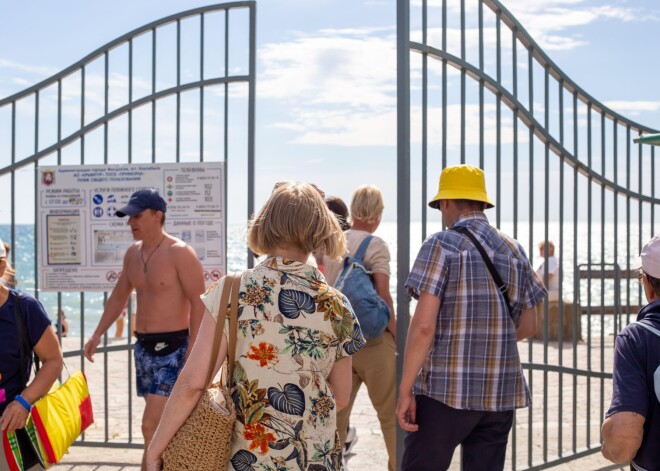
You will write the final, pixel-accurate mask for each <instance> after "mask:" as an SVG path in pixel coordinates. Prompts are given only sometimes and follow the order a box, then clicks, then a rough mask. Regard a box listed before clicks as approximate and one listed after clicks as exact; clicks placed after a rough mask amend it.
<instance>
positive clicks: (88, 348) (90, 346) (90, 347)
mask: <svg viewBox="0 0 660 471" xmlns="http://www.w3.org/2000/svg"><path fill="white" fill-rule="evenodd" d="M99 343H101V337H99V336H98V335H96V334H94V335H92V336H91V337H90V338H89V340H88V341H87V343H86V344H85V350H84V353H85V358H87V359H88V360H89V361H91V362H92V363H94V353H96V347H98V346H99Z"/></svg>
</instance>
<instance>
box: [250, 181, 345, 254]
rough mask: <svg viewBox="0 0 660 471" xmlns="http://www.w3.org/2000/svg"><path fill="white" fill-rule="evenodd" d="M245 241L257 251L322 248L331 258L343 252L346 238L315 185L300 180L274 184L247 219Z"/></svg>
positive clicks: (308, 251) (319, 250) (313, 250)
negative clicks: (259, 207) (266, 196)
mask: <svg viewBox="0 0 660 471" xmlns="http://www.w3.org/2000/svg"><path fill="white" fill-rule="evenodd" d="M247 244H248V247H250V250H252V251H253V252H254V253H255V254H257V255H264V254H270V253H271V252H272V251H273V250H274V249H276V248H278V247H282V248H295V249H299V250H302V251H303V252H305V253H310V252H323V253H324V254H326V255H327V256H328V257H330V258H333V259H337V258H340V257H341V256H343V255H344V253H345V252H346V238H345V237H344V234H343V233H342V231H341V228H340V227H339V223H338V222H337V218H335V217H334V215H333V214H332V213H331V212H330V210H329V209H328V207H327V206H326V204H325V202H324V201H323V198H322V197H321V195H320V193H319V191H318V189H316V188H315V187H313V186H312V185H310V184H309V183H302V182H284V183H279V184H277V185H276V187H275V189H274V190H273V193H272V194H271V195H270V198H268V201H266V204H264V206H263V207H262V208H261V209H260V210H259V212H258V213H257V215H256V216H254V217H253V218H252V219H251V220H250V222H249V223H248V234H247Z"/></svg>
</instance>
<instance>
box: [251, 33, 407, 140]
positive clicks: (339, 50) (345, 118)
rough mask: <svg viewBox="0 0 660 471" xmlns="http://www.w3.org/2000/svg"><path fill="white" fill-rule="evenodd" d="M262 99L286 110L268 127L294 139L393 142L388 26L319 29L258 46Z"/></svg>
mask: <svg viewBox="0 0 660 471" xmlns="http://www.w3.org/2000/svg"><path fill="white" fill-rule="evenodd" d="M258 59H259V61H260V64H259V68H260V74H259V78H258V84H257V94H258V99H259V100H260V102H263V101H264V100H267V101H268V102H269V105H270V106H279V107H283V108H285V109H286V111H285V112H284V113H282V114H281V116H278V118H276V121H275V122H272V123H269V124H267V125H268V126H270V127H275V128H278V129H285V130H288V131H292V132H293V133H294V137H293V138H292V142H294V143H298V144H317V145H339V146H364V145H394V141H393V139H394V138H395V136H396V37H395V34H394V29H393V28H364V29H346V30H323V31H319V32H317V33H315V34H313V35H309V34H307V35H297V36H296V37H295V38H294V39H292V40H291V41H288V42H279V43H271V44H267V45H265V46H263V47H262V48H261V49H260V50H259V55H258Z"/></svg>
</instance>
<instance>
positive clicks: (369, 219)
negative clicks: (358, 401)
mask: <svg viewBox="0 0 660 471" xmlns="http://www.w3.org/2000/svg"><path fill="white" fill-rule="evenodd" d="M384 207H385V204H384V202H383V195H382V193H381V191H380V189H378V188H377V187H375V186H373V185H364V186H361V187H359V188H358V189H357V190H355V193H354V194H353V199H352V200H351V218H352V220H353V225H352V226H351V228H350V229H348V230H346V231H345V232H344V235H345V236H346V244H347V248H348V254H352V255H355V254H356V253H357V251H358V248H359V247H360V245H361V244H362V242H363V241H364V240H365V238H367V237H368V236H373V233H374V232H375V231H376V229H378V226H379V225H380V220H381V217H382V215H383V209H384ZM326 259H327V257H326ZM363 262H364V267H365V268H366V269H367V270H370V271H372V272H373V284H374V287H375V288H376V293H377V295H378V296H380V297H381V298H382V299H383V300H384V301H385V303H386V304H387V306H388V307H389V309H390V319H389V323H388V325H387V327H386V328H385V330H384V331H382V332H381V333H380V334H378V335H376V336H375V337H374V338H372V339H370V340H368V341H367V345H366V347H365V348H363V349H362V350H360V351H359V352H358V353H356V354H355V355H354V356H353V388H352V390H351V400H350V402H349V405H348V407H347V408H346V409H345V410H343V411H341V412H340V413H339V414H338V415H337V430H338V431H339V436H340V438H341V440H342V443H346V441H347V434H348V431H349V428H348V426H349V425H348V424H349V419H350V415H351V410H352V409H353V403H354V402H355V398H356V396H357V393H358V391H359V389H360V386H361V385H362V383H364V384H365V385H366V386H367V390H368V391H369V398H370V399H371V403H372V404H373V406H374V408H375V409H376V413H377V414H378V420H379V421H380V428H381V430H382V432H383V438H384V439H385V447H386V449H387V454H388V458H389V459H388V469H389V471H394V469H395V467H396V415H395V413H394V411H395V408H396V342H395V340H394V338H395V335H396V318H395V315H394V302H393V300H392V296H391V295H390V251H389V248H388V246H387V242H385V241H384V240H383V239H382V238H380V237H378V236H373V238H372V239H371V241H370V242H368V246H367V249H366V252H365V253H364V258H363ZM343 266H344V262H343V260H336V261H332V260H325V270H326V280H327V281H328V283H329V284H330V285H332V286H334V285H335V283H336V281H337V278H338V276H339V275H340V273H341V271H342V269H343ZM355 309H356V312H355V314H356V315H357V317H358V320H359V319H360V311H359V310H358V308H357V307H356V308H355ZM348 445H349V447H350V441H349V442H348ZM345 450H347V448H345Z"/></svg>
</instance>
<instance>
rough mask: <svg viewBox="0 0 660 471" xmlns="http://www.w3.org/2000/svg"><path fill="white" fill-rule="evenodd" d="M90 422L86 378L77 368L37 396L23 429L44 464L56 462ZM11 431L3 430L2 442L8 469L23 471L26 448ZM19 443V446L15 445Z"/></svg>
mask: <svg viewBox="0 0 660 471" xmlns="http://www.w3.org/2000/svg"><path fill="white" fill-rule="evenodd" d="M93 422H94V415H93V412H92V400H91V398H90V397H89V389H88V388H87V379H86V378H85V375H84V373H82V372H81V371H78V372H76V373H74V374H73V375H71V376H70V377H69V379H67V380H66V381H65V382H64V384H63V385H62V386H60V387H59V388H54V389H53V390H51V392H50V393H48V394H46V395H45V396H44V397H42V398H41V399H39V400H38V401H37V402H36V403H35V404H34V405H33V406H32V409H31V411H30V417H29V418H28V421H27V424H26V426H25V430H24V431H19V434H21V433H23V434H25V433H27V435H28V437H29V442H30V444H31V445H32V449H33V450H34V451H35V452H36V455H37V458H38V460H39V461H40V463H41V465H42V466H43V467H44V468H48V467H49V466H51V465H53V464H56V463H59V462H60V460H61V459H62V457H63V456H64V454H65V453H66V452H67V451H68V449H69V447H70V446H71V445H72V444H73V442H74V441H76V439H77V438H78V437H79V436H80V434H81V433H82V432H83V431H85V429H86V428H87V427H89V426H90V425H91V424H92V423H93ZM19 438H20V437H19V436H17V435H16V434H15V433H7V432H3V434H2V446H3V448H4V451H5V456H6V458H7V464H8V465H9V469H10V471H23V470H24V469H25V466H26V464H27V463H24V455H27V454H28V453H29V452H31V451H32V450H26V449H25V448H26V447H25V445H24V443H23V442H24V441H25V440H19ZM19 443H20V446H19Z"/></svg>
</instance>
